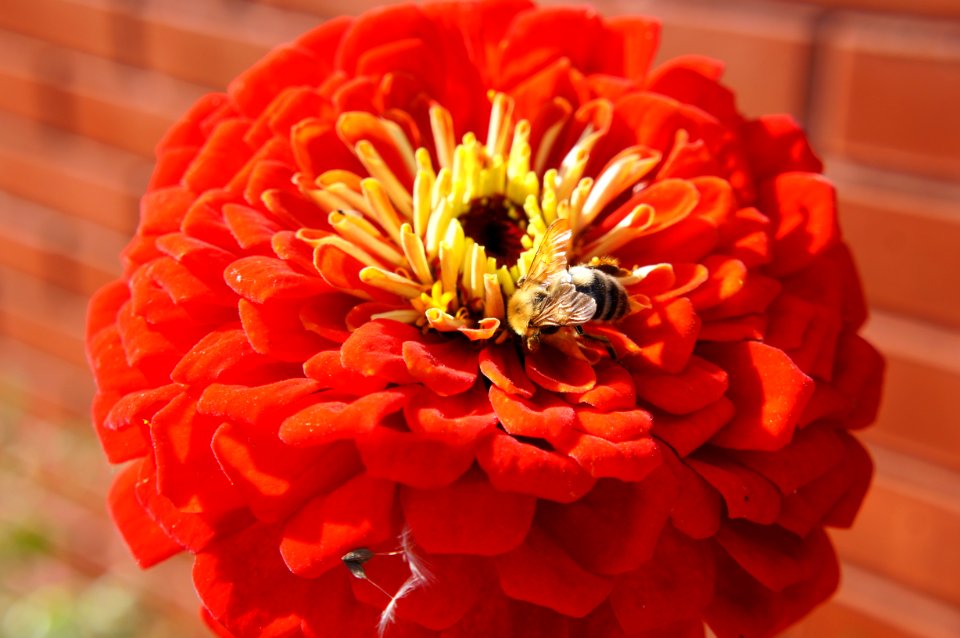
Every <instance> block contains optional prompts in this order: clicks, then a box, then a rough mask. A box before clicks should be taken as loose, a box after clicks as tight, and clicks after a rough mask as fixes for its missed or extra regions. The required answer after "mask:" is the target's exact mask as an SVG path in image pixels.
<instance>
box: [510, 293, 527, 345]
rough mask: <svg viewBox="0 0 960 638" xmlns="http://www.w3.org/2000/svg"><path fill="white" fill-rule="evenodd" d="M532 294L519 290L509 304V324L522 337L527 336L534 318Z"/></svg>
mask: <svg viewBox="0 0 960 638" xmlns="http://www.w3.org/2000/svg"><path fill="white" fill-rule="evenodd" d="M531 293H532V291H529V290H517V291H516V292H515V293H513V296H512V297H510V301H508V302H507V323H508V324H510V329H511V330H513V331H514V332H515V333H517V334H518V335H520V336H521V337H522V336H524V335H526V334H527V327H528V326H529V325H530V319H531V318H533V305H532V304H531V301H532V299H531V298H532V294H531Z"/></svg>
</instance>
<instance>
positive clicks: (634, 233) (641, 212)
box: [583, 204, 654, 259]
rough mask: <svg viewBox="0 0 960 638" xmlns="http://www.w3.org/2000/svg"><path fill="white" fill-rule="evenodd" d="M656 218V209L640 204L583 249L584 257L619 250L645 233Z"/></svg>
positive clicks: (589, 257) (587, 257) (599, 255)
mask: <svg viewBox="0 0 960 638" xmlns="http://www.w3.org/2000/svg"><path fill="white" fill-rule="evenodd" d="M653 220H654V210H653V207H652V206H650V205H649V204H640V205H639V206H637V207H636V208H634V209H633V210H632V211H630V213H629V214H627V216H626V217H624V218H623V219H622V220H620V222H619V223H618V224H617V225H616V226H614V227H613V228H612V229H610V230H609V231H608V232H607V233H605V234H604V235H603V236H602V237H600V238H599V239H598V240H596V241H594V242H593V243H591V244H590V245H588V246H586V247H585V248H584V249H583V258H584V259H591V258H593V257H602V256H603V255H609V254H610V253H612V252H614V251H616V250H619V249H620V248H622V247H624V246H626V245H627V244H629V243H630V242H631V241H633V240H634V239H636V238H638V237H640V236H641V235H643V231H645V230H646V229H647V228H649V227H650V225H651V224H652V223H653Z"/></svg>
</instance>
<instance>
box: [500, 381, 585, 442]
mask: <svg viewBox="0 0 960 638" xmlns="http://www.w3.org/2000/svg"><path fill="white" fill-rule="evenodd" d="M490 404H491V405H492V406H493V410H494V412H496V413H497V418H499V419H500V422H501V423H502V424H503V429H505V430H506V431H507V432H509V433H510V434H514V435H516V436H528V437H534V438H541V439H546V440H548V441H559V440H561V439H562V438H563V437H564V436H565V435H566V434H568V433H569V431H570V429H571V428H572V427H573V424H574V422H575V420H576V416H575V412H574V410H573V408H571V407H570V405H569V404H567V403H565V402H563V401H561V400H560V399H559V398H558V397H556V396H555V395H552V394H545V393H541V394H539V395H538V396H537V397H536V399H525V398H523V397H522V396H516V395H512V394H507V393H506V392H504V391H503V390H501V389H500V388H498V387H496V386H491V388H490Z"/></svg>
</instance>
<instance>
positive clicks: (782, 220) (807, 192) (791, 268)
mask: <svg viewBox="0 0 960 638" xmlns="http://www.w3.org/2000/svg"><path fill="white" fill-rule="evenodd" d="M760 202H761V204H760V210H762V211H763V212H764V213H765V214H766V215H767V216H769V217H770V220H771V221H772V222H773V237H774V246H773V262H772V263H770V265H769V266H768V268H769V269H770V272H771V273H773V274H774V275H777V276H783V275H788V274H791V273H794V272H797V271H798V270H801V269H802V268H804V267H805V266H807V265H808V264H809V263H810V262H811V261H812V260H813V258H814V257H816V256H817V255H819V254H821V253H823V252H825V251H826V250H827V249H829V248H830V247H831V246H833V245H834V244H836V243H837V242H838V241H839V240H840V231H839V228H838V227H837V213H836V191H835V190H834V187H833V184H831V183H830V182H829V181H827V180H826V179H825V178H824V177H823V176H821V175H817V174H814V173H799V172H798V173H782V174H780V175H777V176H776V177H775V178H773V179H772V180H770V181H769V182H767V183H765V184H764V185H763V187H762V189H761V193H760Z"/></svg>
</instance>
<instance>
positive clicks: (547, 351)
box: [524, 347, 597, 392]
mask: <svg viewBox="0 0 960 638" xmlns="http://www.w3.org/2000/svg"><path fill="white" fill-rule="evenodd" d="M524 368H525V369H526V371H527V377H528V378H529V379H530V380H531V381H533V382H534V383H536V384H537V385H539V386H540V387H541V388H544V389H545V390H549V391H551V392H586V391H587V390H589V389H591V388H592V387H593V386H594V384H596V382H597V375H596V373H594V371H593V366H592V365H590V363H589V362H588V361H585V360H583V359H575V358H573V357H570V356H568V355H567V354H565V353H563V352H561V351H560V350H557V349H556V348H549V347H546V348H540V349H539V350H537V351H536V352H531V353H528V354H527V356H526V360H525V362H524Z"/></svg>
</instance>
